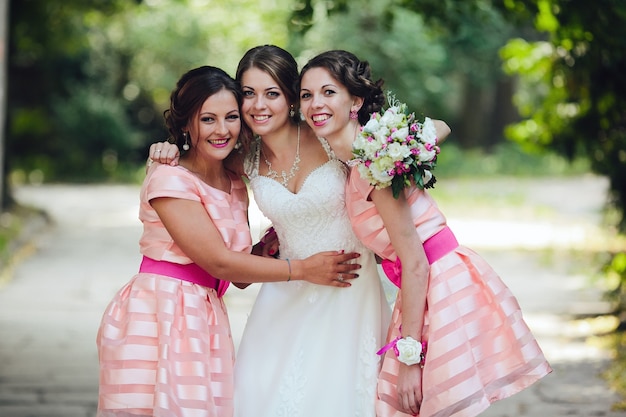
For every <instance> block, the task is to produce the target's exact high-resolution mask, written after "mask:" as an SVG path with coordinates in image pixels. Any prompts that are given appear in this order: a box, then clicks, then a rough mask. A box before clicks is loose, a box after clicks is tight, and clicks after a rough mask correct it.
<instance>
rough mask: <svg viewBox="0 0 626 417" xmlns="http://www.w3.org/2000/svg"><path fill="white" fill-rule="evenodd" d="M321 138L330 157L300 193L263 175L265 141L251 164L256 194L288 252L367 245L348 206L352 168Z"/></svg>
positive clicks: (296, 256)
mask: <svg viewBox="0 0 626 417" xmlns="http://www.w3.org/2000/svg"><path fill="white" fill-rule="evenodd" d="M320 142H321V144H322V146H323V147H324V149H325V150H326V153H327V154H328V157H329V160H328V162H326V163H325V164H323V165H321V166H319V167H317V168H316V169H314V170H313V171H312V172H311V173H310V174H309V175H308V176H307V178H306V179H305V181H304V183H303V184H302V187H301V188H300V190H298V192H297V193H292V192H291V191H289V190H288V189H287V188H285V187H283V186H282V185H281V184H280V183H279V182H278V181H276V180H273V179H271V178H269V177H265V176H262V175H259V161H260V146H259V142H257V143H255V146H254V152H253V153H252V156H251V157H249V158H248V160H247V161H246V164H245V169H246V174H247V175H248V178H249V179H250V186H251V187H252V190H253V191H254V199H255V200H256V202H257V204H258V206H259V208H260V209H261V211H262V212H263V213H264V214H265V216H266V217H267V218H269V219H270V221H271V222H272V224H273V225H274V228H275V229H276V232H277V234H278V239H279V241H280V253H281V257H283V258H284V257H288V258H294V259H302V258H306V257H308V256H310V255H313V254H315V253H317V252H320V251H327V250H340V249H345V250H346V251H354V250H356V251H362V250H365V247H364V246H363V245H362V244H361V243H360V241H359V240H358V239H357V238H356V236H355V235H354V233H353V232H352V227H351V225H350V221H349V218H348V216H347V213H346V210H345V206H346V201H345V181H346V179H347V176H348V168H347V167H346V166H345V165H344V164H343V162H341V161H340V160H338V159H337V158H335V157H334V153H333V152H332V150H331V149H330V146H329V145H328V143H327V142H326V140H325V139H322V138H320ZM304 242H306V244H303V243H304Z"/></svg>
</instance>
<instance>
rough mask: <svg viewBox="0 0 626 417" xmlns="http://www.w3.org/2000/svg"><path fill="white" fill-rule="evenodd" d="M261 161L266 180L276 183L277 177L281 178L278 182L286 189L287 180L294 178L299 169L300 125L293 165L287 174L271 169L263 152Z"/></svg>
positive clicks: (270, 164)
mask: <svg viewBox="0 0 626 417" xmlns="http://www.w3.org/2000/svg"><path fill="white" fill-rule="evenodd" d="M263 159H264V160H265V163H266V164H267V174H266V175H265V176H266V177H268V178H271V179H273V180H276V181H278V177H279V176H280V178H282V181H278V182H280V183H281V184H282V186H283V187H285V188H286V187H287V184H288V183H289V180H291V179H292V178H293V177H295V176H296V172H298V170H299V169H300V125H298V142H297V145H296V157H295V158H294V159H293V164H292V165H291V169H290V170H289V173H287V172H285V171H281V172H280V174H279V173H278V172H276V171H274V170H273V169H272V163H271V162H270V161H268V160H267V157H266V156H265V152H263Z"/></svg>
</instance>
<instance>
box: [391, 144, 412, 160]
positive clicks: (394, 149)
mask: <svg viewBox="0 0 626 417" xmlns="http://www.w3.org/2000/svg"><path fill="white" fill-rule="evenodd" d="M387 154H388V155H389V156H390V157H391V158H392V159H393V160H394V161H402V160H404V158H407V157H409V156H411V150H410V149H409V147H408V146H406V145H402V144H399V143H398V142H393V143H391V144H390V145H389V146H388V147H387Z"/></svg>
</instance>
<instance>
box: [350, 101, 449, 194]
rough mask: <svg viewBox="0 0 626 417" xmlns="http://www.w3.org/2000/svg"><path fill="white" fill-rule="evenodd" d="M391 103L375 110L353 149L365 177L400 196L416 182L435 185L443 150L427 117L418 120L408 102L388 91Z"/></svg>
mask: <svg viewBox="0 0 626 417" xmlns="http://www.w3.org/2000/svg"><path fill="white" fill-rule="evenodd" d="M387 102H388V103H389V107H388V108H387V109H383V111H382V112H381V113H372V115H371V116H370V120H369V121H368V122H367V123H366V124H365V126H362V127H361V129H360V132H359V134H358V135H357V137H356V140H355V141H354V144H353V147H352V153H353V154H354V156H355V158H354V159H353V160H352V161H350V162H351V164H357V169H358V170H359V173H360V174H361V177H362V178H364V179H366V180H368V181H369V183H370V184H371V185H373V186H375V187H376V188H379V189H380V188H386V187H389V186H391V189H392V191H393V195H394V197H395V198H398V196H399V195H400V191H402V189H404V188H405V187H410V186H411V185H412V184H415V185H417V186H418V187H419V188H421V189H424V188H432V187H434V185H435V182H436V179H435V176H434V175H433V174H432V170H433V169H434V168H435V165H436V162H437V155H438V154H439V151H440V149H439V146H437V141H438V139H437V132H436V130H435V125H434V123H433V121H432V120H431V119H430V118H428V117H426V118H424V121H423V122H418V121H417V120H416V117H415V113H412V112H409V110H408V108H407V105H406V104H405V103H401V102H399V101H398V100H396V98H395V96H394V95H391V94H388V98H387Z"/></svg>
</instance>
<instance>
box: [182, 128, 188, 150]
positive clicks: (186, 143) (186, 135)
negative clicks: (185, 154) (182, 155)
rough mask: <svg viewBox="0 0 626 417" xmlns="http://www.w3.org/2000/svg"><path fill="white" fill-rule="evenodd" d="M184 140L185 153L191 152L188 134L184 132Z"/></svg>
mask: <svg viewBox="0 0 626 417" xmlns="http://www.w3.org/2000/svg"><path fill="white" fill-rule="evenodd" d="M183 139H185V143H183V151H188V150H189V136H188V134H187V132H183Z"/></svg>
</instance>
